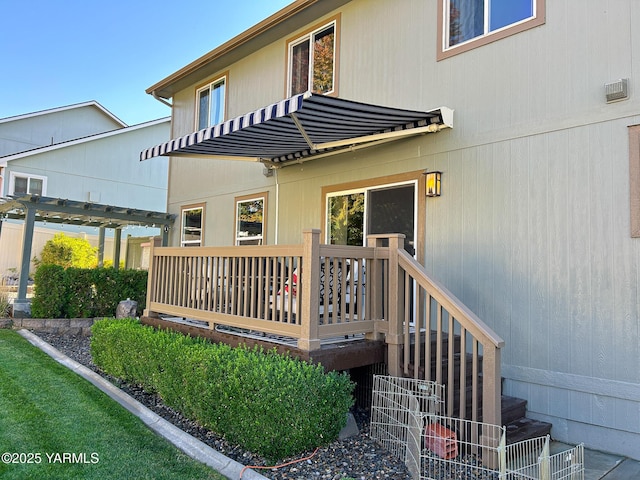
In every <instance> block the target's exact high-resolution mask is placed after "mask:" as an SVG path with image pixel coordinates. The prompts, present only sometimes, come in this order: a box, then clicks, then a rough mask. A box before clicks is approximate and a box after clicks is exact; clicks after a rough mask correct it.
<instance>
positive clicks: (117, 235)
mask: <svg viewBox="0 0 640 480" xmlns="http://www.w3.org/2000/svg"><path fill="white" fill-rule="evenodd" d="M121 240H122V228H120V227H118V228H116V229H115V230H114V232H113V268H114V270H118V269H119V268H120V242H121Z"/></svg>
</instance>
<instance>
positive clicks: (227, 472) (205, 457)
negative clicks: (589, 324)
mask: <svg viewBox="0 0 640 480" xmlns="http://www.w3.org/2000/svg"><path fill="white" fill-rule="evenodd" d="M18 333H20V335H22V336H23V337H25V338H26V339H27V340H28V341H29V342H31V343H32V344H33V345H35V346H36V347H38V348H40V349H41V350H43V351H44V352H45V353H47V354H48V355H49V356H51V357H52V358H53V359H54V360H56V361H57V362H58V363H61V364H62V365H64V366H65V367H67V368H69V369H71V370H73V371H74V372H76V373H77V374H78V375H80V376H81V377H83V378H85V379H86V380H88V381H89V382H91V383H92V384H94V385H95V386H96V387H98V388H99V389H100V390H102V391H103V392H105V393H106V394H107V395H109V396H110V397H111V398H113V399H114V400H115V401H116V402H118V403H119V404H120V405H122V406H123V407H124V408H126V409H127V410H129V411H130V412H131V413H133V414H134V415H136V416H138V417H139V418H140V419H141V420H142V421H143V422H144V423H145V424H146V425H147V426H148V427H149V428H151V430H153V431H154V432H156V433H158V434H159V435H161V436H163V437H164V438H166V439H167V440H168V441H170V442H171V443H173V444H174V445H175V446H176V447H178V448H179V449H180V450H182V451H183V452H185V453H186V454H187V455H189V456H190V457H192V458H194V459H196V460H199V461H201V462H202V463H204V464H206V465H209V466H210V467H211V468H213V469H214V470H216V471H218V472H220V473H221V474H222V475H224V476H225V477H227V478H229V479H233V480H237V479H238V478H240V472H242V469H243V468H244V466H243V465H241V464H239V463H238V462H236V461H234V460H231V459H230V458H228V457H226V456H224V455H222V454H221V453H220V452H217V451H216V450H214V449H212V448H211V447H209V446H208V445H206V444H205V443H203V442H201V441H200V440H198V439H196V438H194V437H192V436H191V435H189V434H187V433H185V432H183V431H182V430H180V429H178V428H177V427H175V426H174V425H172V424H171V423H169V422H167V421H166V420H164V419H163V418H162V417H160V416H158V415H156V414H155V413H153V412H152V411H151V410H149V409H148V408H146V407H145V406H144V405H142V404H141V403H139V402H138V401H136V400H135V399H133V398H131V397H130V396H129V395H127V394H126V393H124V392H123V391H122V390H120V389H119V388H117V387H115V386H114V385H112V384H111V383H109V382H108V381H107V380H105V379H104V378H102V377H101V376H100V375H98V374H97V373H95V372H93V371H92V370H89V369H88V368H86V367H85V366H83V365H80V364H79V363H78V362H76V361H74V360H71V359H70V358H69V357H67V356H66V355H64V354H62V353H61V352H60V351H58V350H57V349H55V348H53V347H52V346H51V345H49V344H48V343H47V342H45V341H43V340H42V339H41V338H40V337H38V336H36V335H34V334H33V333H31V332H30V331H28V330H19V332H18ZM572 447H573V446H572V445H566V444H563V443H560V442H552V444H551V453H557V452H560V451H563V450H568V449H570V448H572ZM584 456H585V473H584V480H640V461H636V460H631V459H629V458H625V457H622V456H619V455H614V454H609V453H603V452H598V451H595V450H586V449H585V451H584ZM242 479H243V480H268V479H267V478H266V477H265V476H263V475H260V474H259V473H258V472H256V471H255V470H245V471H244V473H243V475H242Z"/></svg>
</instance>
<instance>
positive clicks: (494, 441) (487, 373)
mask: <svg viewBox="0 0 640 480" xmlns="http://www.w3.org/2000/svg"><path fill="white" fill-rule="evenodd" d="M482 371H483V377H482V423H488V424H491V425H502V418H501V417H502V402H501V392H500V381H501V378H500V349H499V348H497V347H495V346H493V345H483V352H482ZM489 431H491V432H493V431H494V430H493V429H486V431H485V429H483V433H482V435H481V443H482V445H486V446H487V447H489V448H488V449H483V458H482V463H483V465H485V466H486V467H488V468H491V469H496V468H498V466H499V465H498V463H499V458H498V456H497V455H496V447H497V446H498V445H499V442H500V438H492V437H491V435H493V433H491V434H488V432H489Z"/></svg>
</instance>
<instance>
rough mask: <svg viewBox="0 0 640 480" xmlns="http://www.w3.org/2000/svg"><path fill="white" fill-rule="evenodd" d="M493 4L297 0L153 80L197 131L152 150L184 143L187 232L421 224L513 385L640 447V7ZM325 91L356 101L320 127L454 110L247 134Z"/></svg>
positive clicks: (558, 424)
mask: <svg viewBox="0 0 640 480" xmlns="http://www.w3.org/2000/svg"><path fill="white" fill-rule="evenodd" d="M485 3H487V4H492V3H494V8H488V6H487V8H486V9H484V8H481V9H478V10H476V11H473V9H475V8H476V7H473V6H471V5H472V2H458V1H456V0H437V1H433V2H430V1H429V2H427V1H424V0H403V1H401V2H398V1H391V0H351V1H349V0H297V1H295V2H293V3H292V4H291V5H290V6H288V7H286V8H285V9H283V10H281V11H280V12H278V13H276V14H274V15H273V16H271V17H270V18H268V19H266V20H264V21H263V22H261V23H259V24H258V25H256V26H254V27H252V28H251V29H249V30H247V31H246V32H244V33H242V34H240V35H239V36H237V37H235V38H233V39H231V40H230V41H228V42H227V43H225V44H223V45H221V46H219V47H218V48H216V49H214V50H213V51H211V52H210V53H208V54H207V55H205V56H203V57H202V58H200V59H198V60H196V61H194V62H193V63H191V64H189V65H187V66H185V67H184V68H183V69H181V70H179V71H178V72H175V73H174V74H172V75H171V76H169V77H167V78H166V79H164V80H162V81H160V82H158V83H157V84H155V85H153V86H152V87H150V88H149V89H148V90H147V92H148V93H150V94H153V95H154V96H158V97H160V98H163V99H171V100H172V103H173V113H172V133H173V135H174V136H175V137H177V138H179V139H180V140H179V141H178V140H177V141H175V142H169V143H167V144H164V145H159V146H158V147H155V148H151V149H149V150H147V151H144V152H143V154H142V157H143V159H146V158H151V157H155V156H157V155H158V154H163V155H167V156H170V172H171V175H170V177H169V185H168V211H169V212H170V213H173V214H176V215H178V216H179V217H178V218H181V227H180V228H175V229H173V231H172V233H171V244H172V245H174V246H179V245H183V246H191V245H204V246H228V245H242V244H245V243H253V244H268V245H273V244H298V243H300V242H301V232H302V231H303V229H306V228H316V229H320V230H321V231H322V241H324V242H326V243H343V244H362V242H363V241H364V237H365V236H366V235H367V234H369V233H384V232H394V231H396V232H401V233H404V234H405V235H407V238H408V240H409V241H408V244H407V245H406V248H407V250H409V251H411V252H412V253H414V254H415V256H416V258H417V259H418V261H420V262H421V263H422V264H423V265H424V266H425V268H426V270H427V271H428V273H429V274H430V275H431V276H432V277H433V278H436V279H438V280H439V281H440V282H441V283H442V284H444V285H445V286H446V287H447V288H448V289H449V290H450V291H451V292H453V293H454V294H455V295H456V296H457V297H458V298H459V299H460V300H461V301H462V302H464V304H465V305H466V306H467V307H468V308H469V309H471V310H472V311H473V312H474V313H475V314H476V315H477V316H478V317H479V318H480V319H482V320H483V321H484V322H485V323H486V324H487V325H488V326H489V327H490V328H491V329H493V331H494V332H496V333H497V335H499V336H500V337H502V338H503V339H504V341H505V345H504V347H503V348H502V354H501V365H502V370H501V372H502V377H503V379H504V382H503V391H504V392H505V393H506V394H510V395H514V396H519V397H522V398H526V399H527V400H528V411H529V415H530V416H532V417H534V418H537V419H540V420H544V421H548V422H551V423H552V424H553V430H552V436H553V437H554V438H556V439H558V440H562V441H566V442H573V443H578V442H583V441H584V442H585V443H586V444H587V446H589V447H591V448H596V449H601V450H606V451H614V452H617V453H620V454H624V455H628V456H631V457H633V458H636V459H640V331H639V330H640V312H639V310H640V307H639V305H640V302H639V301H638V299H639V298H640V290H639V288H638V286H639V284H638V278H640V244H639V243H638V242H639V241H640V239H638V238H637V237H639V236H640V228H639V225H640V97H638V95H637V92H638V91H640V72H639V71H638V65H640V44H638V41H637V38H636V37H635V36H634V34H633V25H636V24H637V23H638V22H640V4H638V2H636V1H635V0H619V1H616V2H605V3H603V2H600V1H597V0H586V1H585V0H568V1H564V2H552V1H545V0H520V1H517V2H516V1H514V2H491V0H487V1H486V2H485ZM507 3H508V4H509V5H507ZM478 4H482V2H473V5H478ZM486 12H491V13H490V15H491V18H484V17H485V15H486V14H487V13H486ZM307 90H312V91H314V92H316V93H317V94H318V95H326V96H329V97H331V99H335V100H336V103H331V102H329V101H327V105H325V106H323V105H322V102H317V101H316V100H314V98H316V97H311V100H312V103H309V105H310V107H309V108H311V107H314V108H315V110H314V113H311V114H310V117H312V118H314V119H315V120H316V123H315V124H314V125H313V129H312V130H313V131H312V132H311V131H310V132H307V133H310V135H311V136H313V135H314V134H320V135H322V133H323V132H325V131H326V132H327V133H328V134H331V133H333V128H334V125H333V121H334V120H336V123H338V124H340V125H338V127H339V128H347V127H348V125H349V122H350V121H352V120H353V123H352V125H356V126H357V127H360V126H362V124H363V123H364V122H365V119H364V114H363V115H361V116H359V117H358V118H355V119H350V118H348V116H347V113H346V111H347V109H348V108H349V104H347V103H340V100H342V99H346V100H350V101H357V102H363V103H366V104H370V105H373V106H374V107H373V111H374V113H375V112H377V113H382V114H384V113H388V114H389V116H391V112H390V111H387V110H384V109H383V108H382V107H383V106H384V107H395V108H399V109H407V110H411V111H422V112H434V111H436V110H434V109H438V108H439V107H441V106H446V107H449V108H451V109H454V110H455V120H454V122H453V128H451V129H444V130H443V131H441V132H439V133H433V134H431V133H429V134H426V135H424V134H423V135H408V136H406V137H404V138H399V139H397V140H395V141H390V140H391V139H389V138H388V137H386V139H385V141H384V143H380V144H376V145H373V146H371V145H369V144H361V143H358V144H357V145H354V146H353V148H349V149H347V150H340V149H339V148H338V149H335V148H328V147H327V148H326V149H324V150H323V151H322V152H320V154H318V152H313V151H310V149H311V147H307V150H306V151H305V147H300V148H297V149H293V148H292V149H291V151H292V152H298V153H299V154H300V155H299V156H293V157H291V158H290V157H287V156H286V155H280V154H277V155H274V154H271V153H269V152H270V151H269V149H270V148H271V147H274V144H275V143H277V142H278V141H282V140H283V139H285V142H286V141H287V140H286V138H285V137H284V135H283V134H284V133H287V132H289V130H288V129H289V127H291V125H292V124H293V123H294V120H295V118H294V117H295V115H293V116H291V115H289V116H288V117H287V119H289V120H288V122H289V125H287V126H286V127H282V129H280V126H277V128H275V133H273V132H272V133H270V132H269V131H268V128H265V129H264V130H260V129H258V128H254V127H249V128H247V129H245V130H243V129H242V128H241V127H240V122H244V124H243V125H244V126H246V125H251V124H254V125H256V124H261V122H262V123H264V124H265V125H267V126H268V125H271V123H268V122H267V121H266V120H265V119H264V118H265V117H264V116H265V115H271V114H273V115H276V116H277V115H278V113H276V110H278V109H281V110H286V109H289V108H290V106H289V104H288V103H286V102H281V101H282V100H283V99H285V98H289V97H292V96H294V95H296V94H300V93H301V92H305V91H307ZM299 99H300V98H299V97H296V101H298V100H299ZM307 100H308V99H306V98H305V99H304V100H302V105H305V102H307ZM269 104H273V108H271V109H267V110H259V109H261V108H262V107H265V106H266V105H269ZM302 108H303V109H304V108H305V107H304V106H303V107H302ZM323 108H324V110H325V112H326V113H327V114H326V116H325V117H324V125H323V122H322V121H321V120H322V118H321V116H322V115H323V114H322V109H323ZM437 111H438V112H439V113H440V114H441V116H444V115H443V114H444V113H445V112H448V110H446V109H442V110H437ZM251 112H256V113H257V114H258V115H263V116H262V117H260V119H257V118H256V117H254V116H249V115H247V114H248V113H251ZM305 114H306V113H305ZM301 115H302V114H301ZM234 118H238V120H237V121H236V122H235V123H234V124H232V123H231V122H229V123H225V124H224V125H225V128H226V130H225V131H218V130H215V129H205V128H206V127H209V126H211V125H214V124H217V123H220V122H222V121H227V120H229V119H234ZM426 118H428V117H426ZM302 123H304V122H302ZM444 123H445V124H446V123H447V122H444ZM449 123H450V122H449ZM410 128H414V127H413V126H412V127H410ZM202 129H205V130H202ZM200 130H202V131H201V132H200V133H199V135H196V134H194V135H190V134H192V133H193V132H197V131H200ZM232 132H233V133H232ZM238 132H240V133H238ZM243 132H246V135H243ZM290 141H291V142H294V140H290ZM296 141H297V140H296ZM312 143H313V142H312ZM353 143H357V142H353ZM151 146H152V144H149V147H151ZM346 146H350V145H349V142H346ZM365 146H367V147H368V148H362V147H365ZM261 148H262V149H263V151H264V154H261V153H259V150H260V149H261ZM256 150H258V152H256ZM314 154H315V155H314ZM236 155H238V156H241V157H243V158H242V160H245V161H240V160H234V159H233V158H234V156H236ZM278 155H280V156H278ZM225 157H226V158H225ZM261 158H262V161H259V160H260V159H261ZM251 159H253V160H256V161H254V162H251V161H246V160H251ZM159 161H160V162H162V161H163V160H161V159H159V158H154V159H152V160H148V163H150V164H155V162H159ZM143 163H144V162H143ZM425 171H440V172H442V179H441V181H442V195H441V196H440V197H436V198H427V197H425V193H424V189H425V188H426V185H425V177H424V175H423V173H424V172H425ZM345 214H348V215H345ZM347 216H348V219H347V218H346V217H347Z"/></svg>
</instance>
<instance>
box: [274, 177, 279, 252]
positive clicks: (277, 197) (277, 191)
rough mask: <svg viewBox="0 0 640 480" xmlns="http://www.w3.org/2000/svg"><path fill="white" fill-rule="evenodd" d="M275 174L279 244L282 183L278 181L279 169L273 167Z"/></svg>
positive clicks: (276, 236) (276, 240)
mask: <svg viewBox="0 0 640 480" xmlns="http://www.w3.org/2000/svg"><path fill="white" fill-rule="evenodd" d="M273 175H274V177H275V180H276V232H275V240H274V243H275V244H276V245H278V231H279V230H280V222H279V219H280V183H279V182H278V169H277V168H274V169H273Z"/></svg>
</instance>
